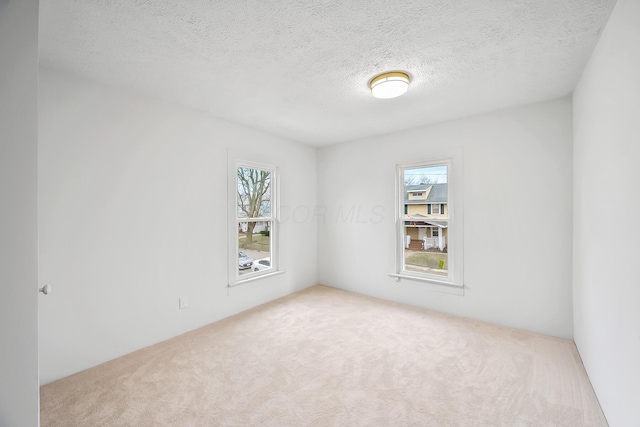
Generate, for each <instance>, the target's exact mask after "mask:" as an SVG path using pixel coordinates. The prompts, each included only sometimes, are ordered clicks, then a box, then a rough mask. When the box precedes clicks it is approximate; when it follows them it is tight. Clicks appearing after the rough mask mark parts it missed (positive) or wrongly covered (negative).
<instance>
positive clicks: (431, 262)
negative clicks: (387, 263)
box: [404, 252, 448, 270]
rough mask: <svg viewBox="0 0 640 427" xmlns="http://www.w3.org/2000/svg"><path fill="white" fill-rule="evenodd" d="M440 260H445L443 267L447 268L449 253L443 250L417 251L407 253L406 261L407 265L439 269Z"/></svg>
mask: <svg viewBox="0 0 640 427" xmlns="http://www.w3.org/2000/svg"><path fill="white" fill-rule="evenodd" d="M440 261H444V266H443V267H442V268H443V269H444V270H447V269H448V266H447V254H446V253H441V252H415V253H412V254H411V255H407V257H406V258H405V260H404V263H405V264H406V265H415V266H418V267H426V268H434V269H439V265H440Z"/></svg>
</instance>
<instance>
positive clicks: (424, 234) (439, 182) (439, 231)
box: [403, 165, 449, 276]
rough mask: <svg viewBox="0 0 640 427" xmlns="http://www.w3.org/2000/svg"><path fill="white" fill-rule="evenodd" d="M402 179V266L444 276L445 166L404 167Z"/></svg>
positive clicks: (445, 263) (445, 248) (446, 195)
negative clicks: (419, 194)
mask: <svg viewBox="0 0 640 427" xmlns="http://www.w3.org/2000/svg"><path fill="white" fill-rule="evenodd" d="M403 179H404V218H403V223H404V226H403V230H404V234H403V237H404V265H403V269H404V270H405V271H410V272H414V273H424V274H435V275H439V276H448V275H449V274H448V246H447V245H448V231H449V229H448V227H449V218H448V217H447V214H446V213H447V208H444V206H445V205H446V204H447V203H448V200H447V197H448V190H447V166H446V165H442V166H431V167H424V168H415V169H404V171H403ZM418 193H421V197H420V198H417V197H415V194H418ZM441 207H442V208H443V209H441Z"/></svg>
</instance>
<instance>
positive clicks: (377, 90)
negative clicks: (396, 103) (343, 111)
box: [369, 71, 409, 99]
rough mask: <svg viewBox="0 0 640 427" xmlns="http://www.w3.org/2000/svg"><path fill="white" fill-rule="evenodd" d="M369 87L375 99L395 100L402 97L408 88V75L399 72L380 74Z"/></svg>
mask: <svg viewBox="0 0 640 427" xmlns="http://www.w3.org/2000/svg"><path fill="white" fill-rule="evenodd" d="M369 87H370V88H371V94H372V95H373V96H375V97H376V98H380V99H390V98H395V97H398V96H400V95H404V93H405V92H406V91H407V89H408V88H409V75H408V74H407V73H402V72H400V71H392V72H390V73H384V74H380V75H379V76H376V77H374V78H373V79H372V80H371V83H369Z"/></svg>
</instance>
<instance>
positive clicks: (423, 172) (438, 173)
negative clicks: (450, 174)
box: [404, 166, 447, 184]
mask: <svg viewBox="0 0 640 427" xmlns="http://www.w3.org/2000/svg"><path fill="white" fill-rule="evenodd" d="M404 176H405V177H408V176H415V177H416V178H420V177H421V176H427V177H428V178H429V179H430V180H431V183H433V184H444V183H446V182H447V167H446V166H432V167H428V168H416V169H405V170H404ZM416 184H419V182H418V181H416Z"/></svg>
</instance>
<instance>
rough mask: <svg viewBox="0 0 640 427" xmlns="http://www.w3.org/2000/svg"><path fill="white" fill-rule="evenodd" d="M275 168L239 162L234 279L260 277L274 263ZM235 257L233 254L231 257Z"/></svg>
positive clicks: (275, 229) (275, 222) (275, 225)
mask: <svg viewBox="0 0 640 427" xmlns="http://www.w3.org/2000/svg"><path fill="white" fill-rule="evenodd" d="M276 179H277V169H276V168H275V167H272V166H268V165H259V164H250V163H239V164H238V166H237V168H236V198H235V199H236V203H235V205H236V209H235V213H236V214H235V220H236V221H235V222H236V228H235V233H236V242H237V247H236V249H237V253H238V259H237V266H236V268H235V269H236V272H237V274H236V280H232V282H237V281H239V280H242V279H245V278H250V277H256V276H260V275H264V274H265V273H268V272H270V271H272V269H273V268H274V265H277V264H276V261H277V260H276V259H275V250H274V249H275V247H276V245H275V243H276V239H277V228H278V224H277V220H276V218H277V216H276V211H277V197H276V188H277V185H276ZM234 256H235V255H234Z"/></svg>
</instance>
